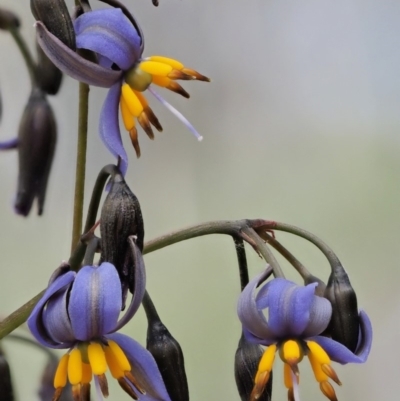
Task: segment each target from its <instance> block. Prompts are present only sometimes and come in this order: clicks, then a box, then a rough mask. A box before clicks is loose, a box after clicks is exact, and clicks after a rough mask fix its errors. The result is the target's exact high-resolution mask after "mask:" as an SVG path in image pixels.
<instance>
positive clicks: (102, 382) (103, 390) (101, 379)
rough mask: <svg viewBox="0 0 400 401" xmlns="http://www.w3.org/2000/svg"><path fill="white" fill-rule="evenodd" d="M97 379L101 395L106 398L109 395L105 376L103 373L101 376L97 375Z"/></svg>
mask: <svg viewBox="0 0 400 401" xmlns="http://www.w3.org/2000/svg"><path fill="white" fill-rule="evenodd" d="M97 378H98V380H99V386H100V390H101V393H102V394H103V396H104V397H106V398H107V397H108V395H109V394H108V382H107V378H106V375H105V374H104V373H103V374H101V375H98V376H97Z"/></svg>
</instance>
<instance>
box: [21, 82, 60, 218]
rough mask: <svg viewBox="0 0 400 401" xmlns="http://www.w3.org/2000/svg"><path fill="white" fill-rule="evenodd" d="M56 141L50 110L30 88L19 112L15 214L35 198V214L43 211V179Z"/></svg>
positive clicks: (25, 212) (26, 210) (24, 211)
mask: <svg viewBox="0 0 400 401" xmlns="http://www.w3.org/2000/svg"><path fill="white" fill-rule="evenodd" d="M56 140H57V127H56V121H55V119H54V115H53V111H52V109H51V107H50V105H49V103H48V102H47V99H46V96H45V95H44V93H43V92H42V91H41V90H39V89H34V90H33V91H32V93H31V96H30V98H29V101H28V104H27V106H26V107H25V110H24V113H23V115H22V119H21V123H20V126H19V131H18V158H19V174H18V188H17V196H16V199H15V203H14V208H15V211H16V213H18V214H21V215H23V216H27V215H28V214H29V212H30V210H31V207H32V204H33V201H34V199H35V198H37V202H38V214H39V215H41V214H42V213H43V205H44V201H45V195H46V188H47V181H48V178H49V174H50V168H51V163H52V161H53V156H54V149H55V145H56Z"/></svg>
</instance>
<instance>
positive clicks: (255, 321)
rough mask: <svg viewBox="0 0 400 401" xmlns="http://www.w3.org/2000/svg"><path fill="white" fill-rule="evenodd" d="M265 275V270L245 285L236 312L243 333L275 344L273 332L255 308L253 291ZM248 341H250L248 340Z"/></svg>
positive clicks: (266, 272) (262, 315)
mask: <svg viewBox="0 0 400 401" xmlns="http://www.w3.org/2000/svg"><path fill="white" fill-rule="evenodd" d="M266 274H269V272H268V271H267V270H265V271H264V272H262V273H261V274H260V275H259V276H257V277H255V278H254V279H253V280H251V281H250V283H249V284H247V285H246V287H245V288H244V290H243V292H242V294H241V295H240V298H239V301H238V307H237V312H238V316H239V319H240V321H241V322H242V325H243V329H244V331H245V332H246V331H248V332H250V333H251V334H253V335H254V336H255V337H258V338H262V339H265V340H267V341H271V342H275V341H276V339H277V338H276V336H275V334H274V332H272V331H271V329H270V327H269V325H268V323H267V321H266V319H265V316H264V314H263V313H262V312H261V311H260V310H259V308H258V307H257V305H256V299H255V289H256V287H257V285H258V283H259V282H260V281H262V280H263V279H264V277H265V275H266ZM246 338H247V337H246ZM248 340H249V341H251V339H250V338H248Z"/></svg>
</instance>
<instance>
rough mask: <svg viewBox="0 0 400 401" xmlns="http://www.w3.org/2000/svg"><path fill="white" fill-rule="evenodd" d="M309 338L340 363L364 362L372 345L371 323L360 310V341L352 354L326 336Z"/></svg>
mask: <svg viewBox="0 0 400 401" xmlns="http://www.w3.org/2000/svg"><path fill="white" fill-rule="evenodd" d="M310 340H312V341H315V342H316V343H318V344H319V345H320V346H321V347H322V348H323V349H324V350H325V351H326V352H327V354H328V355H329V357H330V358H331V359H332V360H333V361H335V362H339V363H341V364H342V365H344V364H346V363H349V362H351V363H364V362H365V361H366V360H367V359H368V355H369V353H370V351H371V345H372V325H371V321H370V320H369V317H368V315H367V314H366V313H365V312H364V311H360V341H359V344H358V346H357V350H356V352H355V353H354V354H353V353H352V352H351V351H350V350H349V349H348V348H346V347H345V346H344V345H342V344H340V343H338V342H337V341H334V340H332V339H331V338H328V337H322V336H317V337H312V338H310Z"/></svg>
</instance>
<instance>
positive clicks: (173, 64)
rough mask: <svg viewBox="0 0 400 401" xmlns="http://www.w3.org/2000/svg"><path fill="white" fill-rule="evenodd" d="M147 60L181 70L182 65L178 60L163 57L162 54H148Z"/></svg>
mask: <svg viewBox="0 0 400 401" xmlns="http://www.w3.org/2000/svg"><path fill="white" fill-rule="evenodd" d="M149 60H151V61H158V62H160V63H164V64H168V65H170V66H171V67H172V68H175V69H176V70H181V69H182V68H183V67H184V65H183V64H182V63H181V62H179V61H178V60H174V59H173V58H169V57H164V56H150V57H149Z"/></svg>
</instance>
